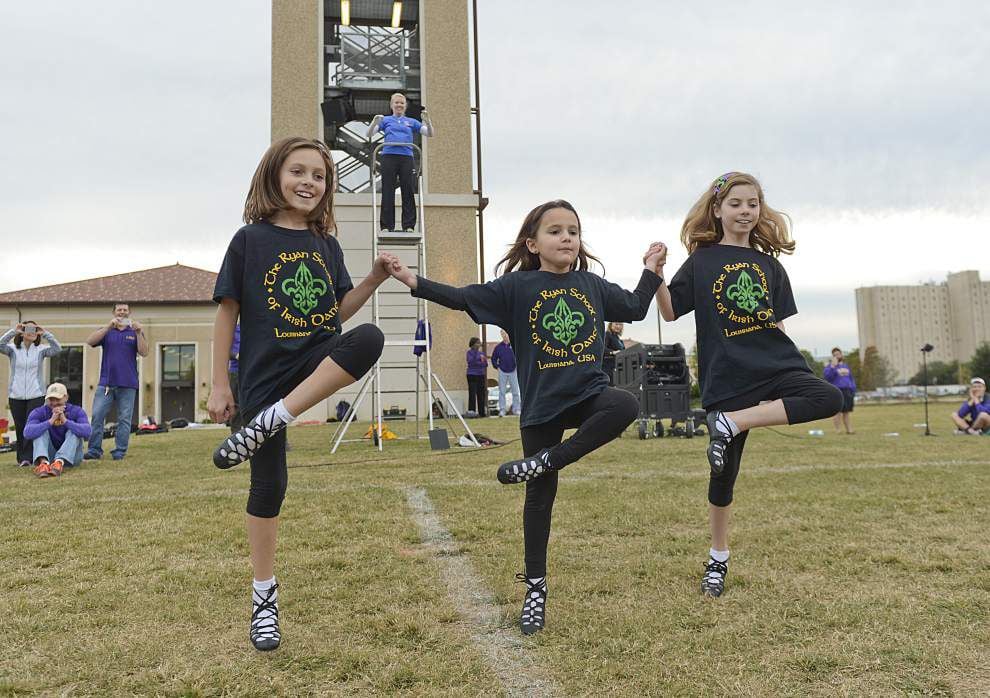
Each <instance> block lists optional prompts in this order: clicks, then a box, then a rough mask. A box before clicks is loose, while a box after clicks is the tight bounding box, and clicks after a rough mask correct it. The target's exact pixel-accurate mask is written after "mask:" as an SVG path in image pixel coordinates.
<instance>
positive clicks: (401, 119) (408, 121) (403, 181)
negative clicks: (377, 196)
mask: <svg viewBox="0 0 990 698" xmlns="http://www.w3.org/2000/svg"><path fill="white" fill-rule="evenodd" d="M389 107H390V108H391V109H392V113H391V114H390V115H389V116H384V115H382V114H379V115H378V116H376V117H375V118H374V120H372V122H371V126H369V127H368V138H371V137H372V136H374V135H375V134H376V133H377V132H378V131H381V132H382V133H383V134H384V135H385V143H400V144H401V143H412V142H413V135H414V134H416V133H420V134H422V135H424V136H433V134H434V131H433V123H432V122H431V121H430V117H429V115H428V114H427V113H426V108H425V107H424V108H423V110H422V114H421V115H420V116H422V117H423V120H422V121H420V120H419V119H413V118H412V117H410V116H406V97H405V95H403V94H400V93H399V92H396V93H395V94H394V95H392V97H391V99H390V100H389ZM381 163H382V164H381V175H382V207H381V212H380V216H379V223H380V225H381V229H382V231H383V232H388V231H390V230H393V229H394V228H395V180H396V179H398V180H399V189H400V191H401V192H402V229H403V230H404V231H406V232H413V231H414V230H415V229H416V199H415V198H414V196H413V195H414V194H415V192H416V158H415V156H414V154H413V149H412V147H411V146H409V145H386V146H384V147H383V148H382V160H381Z"/></svg>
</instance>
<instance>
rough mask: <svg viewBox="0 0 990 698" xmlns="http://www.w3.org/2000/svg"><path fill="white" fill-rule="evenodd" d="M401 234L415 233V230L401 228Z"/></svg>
mask: <svg viewBox="0 0 990 698" xmlns="http://www.w3.org/2000/svg"><path fill="white" fill-rule="evenodd" d="M402 232H403V233H415V232H416V229H415V228H403V229H402Z"/></svg>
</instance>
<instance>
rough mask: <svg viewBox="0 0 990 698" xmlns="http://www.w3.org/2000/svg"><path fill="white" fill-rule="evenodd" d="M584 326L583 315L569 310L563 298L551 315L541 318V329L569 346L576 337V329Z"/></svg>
mask: <svg viewBox="0 0 990 698" xmlns="http://www.w3.org/2000/svg"><path fill="white" fill-rule="evenodd" d="M583 326H584V313H582V312H579V311H574V310H571V309H570V306H568V305H567V303H566V302H565V301H564V299H563V298H561V299H560V300H558V301H557V306H556V307H555V308H554V309H553V312H552V313H547V314H546V315H544V316H543V329H545V330H550V331H551V332H552V333H553V338H554V339H556V340H557V341H558V342H560V343H561V344H564V345H567V344H570V342H571V340H572V339H574V338H575V337H577V328H579V327H583Z"/></svg>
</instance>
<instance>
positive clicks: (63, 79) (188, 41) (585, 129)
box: [0, 0, 990, 352]
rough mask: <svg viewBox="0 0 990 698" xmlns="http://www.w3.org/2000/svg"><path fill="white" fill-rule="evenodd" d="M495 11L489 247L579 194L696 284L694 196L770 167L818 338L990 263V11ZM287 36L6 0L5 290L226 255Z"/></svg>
mask: <svg viewBox="0 0 990 698" xmlns="http://www.w3.org/2000/svg"><path fill="white" fill-rule="evenodd" d="M479 4H480V5H481V10H480V17H479V19H480V26H481V39H480V48H481V72H482V86H481V90H482V95H481V96H482V109H483V119H484V121H483V125H484V133H483V136H484V146H483V148H484V153H483V154H484V163H485V189H486V195H487V196H489V197H490V199H491V201H492V203H491V205H490V207H489V209H488V210H487V211H486V243H487V244H486V256H487V259H489V260H494V259H497V258H498V256H499V254H500V253H501V251H502V250H503V249H504V246H505V244H506V243H507V242H508V241H509V240H510V239H511V238H512V237H514V235H515V232H516V230H517V229H518V225H519V223H520V221H521V220H522V217H523V215H524V214H525V212H526V211H527V210H528V209H529V208H531V207H532V206H534V205H535V204H537V203H540V202H541V201H543V200H546V199H550V198H557V197H564V198H567V199H569V200H570V201H571V202H572V203H574V205H575V206H576V207H577V209H578V211H579V212H580V213H581V215H582V219H583V222H584V224H585V236H586V241H587V243H588V244H589V245H590V246H591V248H592V249H593V250H594V251H595V252H597V253H598V254H599V255H600V256H601V257H602V259H603V261H604V262H605V267H606V273H607V275H608V277H609V278H611V279H613V280H616V281H619V282H621V283H626V284H630V285H631V284H633V283H635V279H636V278H637V277H638V265H639V263H638V258H639V256H640V253H641V251H642V249H643V248H644V247H645V246H646V244H648V242H649V241H650V240H653V239H661V240H665V241H666V242H668V244H670V245H671V248H672V250H673V252H672V254H671V258H670V264H669V266H668V269H667V273H668V275H672V274H673V272H674V271H675V270H676V269H677V267H678V266H679V265H680V263H681V262H682V261H683V260H684V258H685V253H684V251H683V249H682V248H680V247H679V245H678V244H677V239H678V234H679V230H680V224H681V222H682V221H683V217H684V214H685V213H686V212H687V210H688V208H690V206H691V204H692V203H693V202H694V201H695V199H696V198H697V197H698V195H699V194H700V193H701V191H702V190H703V189H704V188H705V187H706V186H707V184H708V182H709V181H710V180H712V179H713V178H714V177H716V176H717V175H719V174H720V173H722V172H725V171H728V170H746V171H749V172H752V173H754V174H756V175H757V176H758V177H759V178H760V179H761V181H762V183H763V185H764V189H765V191H766V196H767V200H768V202H769V203H770V205H772V206H773V207H774V208H777V209H780V210H783V211H786V212H787V213H789V214H790V215H791V217H792V219H793V221H794V236H795V239H796V240H797V243H798V246H797V252H796V253H795V254H794V255H793V256H792V257H785V258H783V261H784V264H785V266H786V268H787V269H788V271H789V273H790V276H791V281H792V285H793V287H794V289H795V293H796V296H797V302H798V308H799V310H800V314H799V315H798V316H797V317H796V318H794V319H793V320H792V321H790V322H788V331H789V332H790V333H791V334H792V336H794V337H795V339H796V341H797V343H798V344H799V345H800V346H802V347H807V348H809V349H815V350H817V351H819V352H822V351H825V350H827V348H829V347H831V346H832V345H833V344H840V345H842V346H845V347H852V346H855V345H856V344H857V342H858V340H857V333H856V319H855V304H854V296H853V289H854V288H855V287H857V286H863V285H876V284H910V283H916V282H919V281H928V280H933V279H934V280H938V281H940V280H943V279H944V277H945V274H946V273H947V272H948V271H958V270H961V269H978V270H979V271H980V273H981V276H982V277H983V278H984V279H986V280H990V130H988V129H987V127H986V123H987V122H988V120H990V87H988V84H990V80H988V79H987V78H986V66H987V65H990V42H988V41H987V40H986V36H985V31H986V28H987V27H988V26H990V4H988V3H982V2H975V1H972V2H959V1H954V0H946V1H943V2H940V3H938V4H935V5H933V4H931V3H921V2H910V1H907V2H901V3H896V4H890V3H861V2H845V1H839V2H833V3H829V4H828V5H808V4H799V3H792V2H771V1H770V0H767V1H765V2H760V1H753V2H735V3H729V2H713V3H706V4H704V5H701V4H697V3H692V4H690V5H688V4H686V3H679V2H658V1H656V0H650V1H646V0H644V1H635V2H632V1H631V2H625V3H601V2H585V1H583V0H581V1H578V0H574V1H572V2H569V3H567V4H566V9H565V6H564V5H562V4H561V3H534V2H522V1H521V0H500V1H499V2H485V0H481V2H480V3H479ZM269 34H270V2H268V1H267V0H239V1H237V2H234V1H233V0H223V1H221V0H213V1H211V2H205V3H204V2H196V3H192V2H186V1H184V0H182V1H180V0H176V1H174V2H170V3H165V4H163V3H160V2H159V3H153V2H148V1H145V2H140V1H138V2H135V1H130V2H122V1H117V0H103V1H101V2H99V3H70V2H45V1H43V0H39V1H37V2H32V3H16V4H15V3H4V5H3V8H2V9H0V86H2V88H3V97H4V99H3V105H4V106H3V108H2V109H0V139H2V146H3V147H2V150H0V153H2V155H0V158H2V159H0V162H2V163H3V166H2V167H0V211H2V212H3V215H2V217H0V236H2V240H3V243H4V246H3V249H4V256H3V258H4V264H2V265H0V291H8V290H15V289H19V288H25V287H29V286H36V285H42V284H46V283H58V282H62V281H69V280H75V279H81V278H88V277H91V276H98V275H103V274H108V273H116V272H119V271H122V270H129V269H139V268H146V267H151V266H159V265H162V264H171V263H174V262H176V261H179V262H182V263H184V264H190V265H193V266H199V267H203V268H209V269H215V268H216V267H217V266H218V264H219V260H220V258H221V256H222V253H223V249H224V248H225V246H226V243H227V241H228V240H229V238H230V235H231V234H232V233H233V231H234V230H235V229H236V227H237V225H238V220H239V216H240V211H241V208H242V205H243V200H244V193H245V191H246V188H247V184H248V180H249V178H250V175H251V172H252V171H253V169H254V167H255V165H256V164H257V160H258V158H259V156H260V154H261V153H262V152H263V151H264V149H265V147H266V145H267V143H268V140H269V113H270V107H269V84H270V67H269V62H270V49H269V45H270V44H269ZM438 126H440V125H439V124H438ZM489 273H490V270H489ZM654 317H655V316H651V317H650V318H648V320H647V321H645V322H643V323H637V324H636V325H635V326H633V327H632V328H631V330H630V332H628V333H627V334H631V335H632V336H634V337H636V338H639V339H643V340H654V339H655V338H656V323H655V320H654V319H653V318H654ZM663 337H664V341H682V342H685V343H691V342H693V324H692V321H691V320H690V318H688V319H684V320H681V321H679V322H677V323H674V324H673V325H667V326H665V327H664V336H663Z"/></svg>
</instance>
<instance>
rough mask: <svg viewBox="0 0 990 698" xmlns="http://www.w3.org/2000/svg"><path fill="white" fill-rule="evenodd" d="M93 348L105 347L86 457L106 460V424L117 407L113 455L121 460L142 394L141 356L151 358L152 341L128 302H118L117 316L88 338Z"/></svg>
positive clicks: (125, 452) (124, 453) (114, 311)
mask: <svg viewBox="0 0 990 698" xmlns="http://www.w3.org/2000/svg"><path fill="white" fill-rule="evenodd" d="M86 343H87V344H88V345H89V346H91V347H103V360H102V361H101V363H100V382H99V385H97V388H96V395H94V396H93V421H92V427H93V431H92V434H91V435H90V437H89V448H88V449H87V450H86V455H85V456H84V458H85V459H86V460H99V459H100V458H102V457H103V423H104V421H105V420H106V418H107V414H108V413H109V412H110V408H111V407H112V406H113V405H116V406H117V433H116V438H115V443H114V449H113V450H112V451H111V452H110V455H111V456H112V457H113V459H114V460H121V459H122V458H123V457H124V456H125V455H126V454H127V444H128V442H129V441H130V438H131V421H132V418H133V415H134V398H135V397H136V396H137V391H138V371H137V357H138V355H141V356H147V355H148V340H147V339H146V338H145V336H144V329H143V328H142V327H141V323H140V322H138V321H136V320H131V307H130V305H128V304H127V303H114V306H113V317H112V318H111V319H110V322H108V323H107V324H106V325H105V326H103V327H101V328H100V329H98V330H96V331H95V332H94V333H93V334H91V335H90V336H89V337H88V338H87V339H86Z"/></svg>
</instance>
